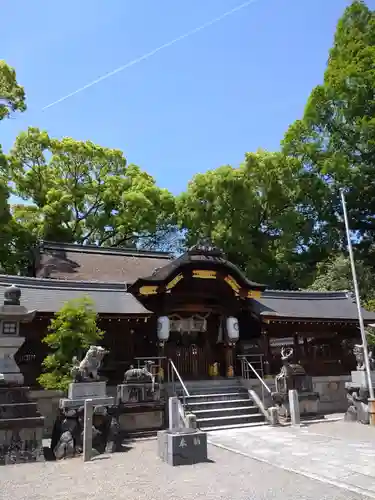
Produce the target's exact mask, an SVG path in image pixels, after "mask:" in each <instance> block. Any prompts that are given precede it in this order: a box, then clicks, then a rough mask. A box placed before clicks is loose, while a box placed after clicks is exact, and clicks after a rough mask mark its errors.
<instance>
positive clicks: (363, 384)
mask: <svg viewBox="0 0 375 500" xmlns="http://www.w3.org/2000/svg"><path fill="white" fill-rule="evenodd" d="M351 377H352V380H351V382H347V383H346V384H345V389H346V390H347V398H348V402H349V407H348V409H347V411H346V413H345V420H346V421H349V422H360V423H362V424H369V423H370V416H371V421H372V420H375V417H373V416H372V415H373V414H372V412H370V409H369V396H370V391H369V389H368V383H367V374H366V371H365V370H355V371H352V372H351ZM371 381H372V386H373V387H375V372H371Z"/></svg>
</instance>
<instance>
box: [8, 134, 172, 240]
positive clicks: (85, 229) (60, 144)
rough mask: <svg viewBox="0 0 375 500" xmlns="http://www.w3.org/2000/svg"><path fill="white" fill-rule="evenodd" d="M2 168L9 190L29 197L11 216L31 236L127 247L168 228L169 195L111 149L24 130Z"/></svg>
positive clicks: (170, 223) (169, 228) (170, 207)
mask: <svg viewBox="0 0 375 500" xmlns="http://www.w3.org/2000/svg"><path fill="white" fill-rule="evenodd" d="M9 165H10V171H11V178H12V181H13V184H14V194H16V195H18V196H20V197H21V198H24V199H25V200H26V199H27V200H31V201H32V202H33V205H32V206H31V207H28V208H25V207H20V206H18V207H15V208H14V216H15V219H16V220H18V221H19V222H20V223H22V224H23V225H24V227H25V228H27V229H28V230H31V231H32V232H33V235H34V237H35V238H36V239H45V240H53V241H64V242H76V243H81V244H88V243H91V244H98V245H106V246H134V245H141V244H142V241H143V240H144V239H147V238H148V239H150V238H151V237H154V240H155V239H156V240H158V238H157V237H156V235H163V234H164V233H168V232H169V231H170V230H171V228H172V227H174V197H173V195H172V194H171V193H170V192H169V191H167V190H166V189H161V188H159V187H158V186H157V185H156V183H155V180H154V179H153V178H152V177H151V176H150V175H148V174H147V173H146V172H143V171H142V170H141V169H140V168H139V167H137V166H136V165H127V164H126V160H125V158H124V156H123V154H122V152H121V151H119V150H116V149H109V148H104V147H101V146H98V145H96V144H94V143H92V142H90V141H86V142H81V141H75V140H74V139H71V138H64V139H62V140H58V139H53V138H50V137H49V135H48V134H47V132H45V131H41V130H39V129H38V128H29V129H28V130H27V131H26V132H23V133H21V134H20V135H19V136H18V137H17V139H16V142H15V144H14V147H13V148H12V150H11V152H10V155H9ZM160 237H161V236H160ZM160 237H159V240H160ZM154 243H155V245H157V241H156V242H154Z"/></svg>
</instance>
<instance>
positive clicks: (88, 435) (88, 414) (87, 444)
mask: <svg viewBox="0 0 375 500" xmlns="http://www.w3.org/2000/svg"><path fill="white" fill-rule="evenodd" d="M92 403H93V401H92V399H86V400H85V415H84V424H83V461H84V462H89V461H90V460H91V455H92V418H93V410H94V407H93V404H92Z"/></svg>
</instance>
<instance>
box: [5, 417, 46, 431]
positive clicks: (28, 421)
mask: <svg viewBox="0 0 375 500" xmlns="http://www.w3.org/2000/svg"><path fill="white" fill-rule="evenodd" d="M36 427H44V417H41V416H38V417H26V418H24V417H22V418H4V419H1V420H0V430H14V429H29V428H36Z"/></svg>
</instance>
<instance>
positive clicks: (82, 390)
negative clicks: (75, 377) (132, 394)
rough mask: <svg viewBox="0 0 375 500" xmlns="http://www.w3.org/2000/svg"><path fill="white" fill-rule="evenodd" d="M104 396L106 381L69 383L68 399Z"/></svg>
mask: <svg viewBox="0 0 375 500" xmlns="http://www.w3.org/2000/svg"><path fill="white" fill-rule="evenodd" d="M106 396H107V384H106V382H73V383H72V384H69V389H68V398H69V399H88V398H92V397H94V398H105V397H106Z"/></svg>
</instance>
